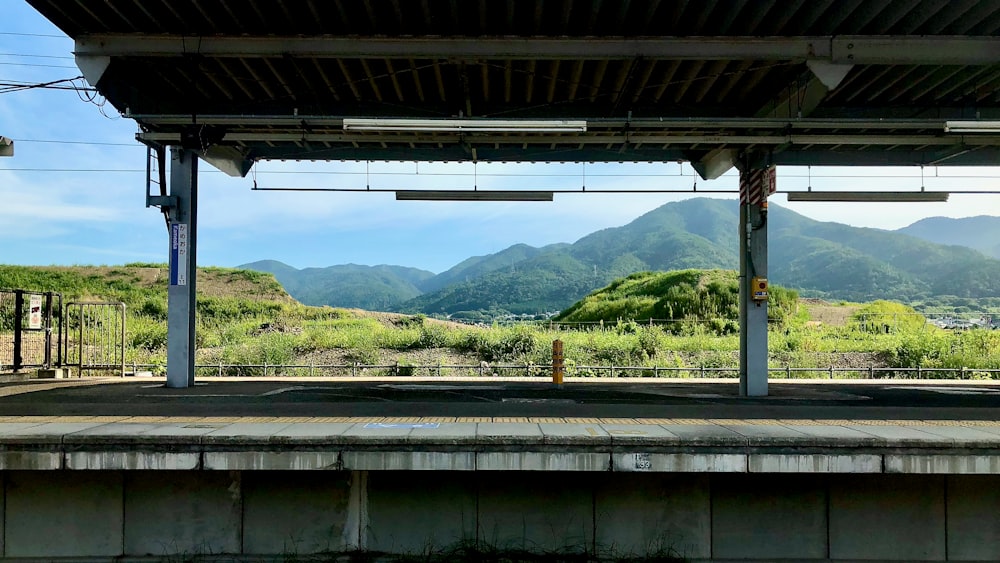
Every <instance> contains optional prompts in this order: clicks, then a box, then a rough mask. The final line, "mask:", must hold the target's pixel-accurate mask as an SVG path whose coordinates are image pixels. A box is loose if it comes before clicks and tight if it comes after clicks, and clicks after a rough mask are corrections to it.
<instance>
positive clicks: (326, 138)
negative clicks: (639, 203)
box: [136, 131, 1000, 147]
mask: <svg viewBox="0 0 1000 563" xmlns="http://www.w3.org/2000/svg"><path fill="white" fill-rule="evenodd" d="M136 137H137V138H138V139H139V140H141V141H150V142H158V143H168V144H174V143H179V142H180V141H181V134H180V133H139V134H138V135H137V136H136ZM303 141H304V142H315V143H324V142H327V143H377V144H395V143H401V144H409V143H429V144H438V143H459V142H465V143H469V144H477V143H481V144H490V145H523V144H543V145H568V146H577V145H621V144H629V145H636V144H653V145H705V144H712V145H789V144H791V145H801V146H806V145H831V146H835V145H853V146H869V145H881V146H889V147H891V146H899V145H908V146H917V147H922V146H928V145H935V146H955V145H965V146H1000V135H998V134H990V135H966V136H960V135H951V136H948V137H943V136H940V135H918V134H901V135H889V134H879V135H863V134H857V135H845V134H841V135H810V134H793V135H766V134H762V135H720V134H711V135H706V134H685V133H684V132H682V131H679V132H676V133H671V132H669V131H664V132H659V133H631V134H629V136H628V137H625V136H624V135H621V134H617V133H607V134H601V133H586V134H575V135H572V136H566V135H562V136H560V135H546V134H542V133H539V134H530V135H529V134H524V135H498V134H491V133H461V134H459V133H414V134H412V135H400V134H393V135H390V136H388V137H387V136H383V135H379V134H372V133H336V132H335V133H304V132H275V133H268V132H252V131H247V132H242V131H236V132H230V133H226V134H225V135H224V136H223V138H222V142H223V143H253V142H262V143H263V142H286V143H296V142H303Z"/></svg>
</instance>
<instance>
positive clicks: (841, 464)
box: [748, 454, 882, 473]
mask: <svg viewBox="0 0 1000 563" xmlns="http://www.w3.org/2000/svg"><path fill="white" fill-rule="evenodd" d="M748 469H749V471H750V472H751V473H881V472H882V456H880V455H875V454H843V455H838V454H751V455H750V456H749V458H748Z"/></svg>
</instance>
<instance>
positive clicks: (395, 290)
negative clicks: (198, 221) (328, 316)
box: [240, 260, 434, 311]
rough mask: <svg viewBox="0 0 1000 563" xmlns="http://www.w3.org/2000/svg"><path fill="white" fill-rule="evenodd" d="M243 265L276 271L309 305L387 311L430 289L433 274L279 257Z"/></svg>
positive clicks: (291, 290) (396, 267)
mask: <svg viewBox="0 0 1000 563" xmlns="http://www.w3.org/2000/svg"><path fill="white" fill-rule="evenodd" d="M240 268H242V269H245V270H256V271H259V272H267V273H270V274H274V277H275V278H276V279H277V280H278V281H279V282H281V285H283V286H284V287H285V290H286V291H288V293H289V294H291V295H292V296H293V297H295V298H296V299H298V300H299V301H300V302H301V303H304V304H306V305H333V306H336V307H347V308H354V309H367V310H370V311H388V310H391V309H393V308H395V307H397V306H398V305H400V304H401V303H403V302H405V301H407V300H409V299H412V298H414V297H417V296H418V295H421V294H423V293H424V292H425V291H427V287H425V285H424V284H425V283H426V282H427V281H428V280H430V279H433V277H434V273H433V272H429V271H427V270H421V269H419V268H408V267H404V266H389V265H380V266H362V265H358V264H342V265H339V266H330V267H327V268H304V269H301V270H299V269H297V268H293V267H292V266H289V265H288V264H284V263H282V262H279V261H277V260H261V261H259V262H252V263H250V264H244V265H242V266H240Z"/></svg>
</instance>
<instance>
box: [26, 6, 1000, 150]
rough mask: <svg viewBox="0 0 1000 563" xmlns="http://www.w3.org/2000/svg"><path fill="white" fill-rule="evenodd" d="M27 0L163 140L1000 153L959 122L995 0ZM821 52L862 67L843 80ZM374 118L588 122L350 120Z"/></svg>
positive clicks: (999, 56)
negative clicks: (463, 126)
mask: <svg viewBox="0 0 1000 563" xmlns="http://www.w3.org/2000/svg"><path fill="white" fill-rule="evenodd" d="M28 1H29V3H30V4H32V5H33V6H34V7H36V8H37V9H38V10H39V11H40V12H41V13H42V14H43V15H45V16H46V17H48V18H49V19H50V20H52V21H53V22H54V23H55V24H56V25H58V26H59V27H60V28H61V29H63V30H64V31H65V32H66V33H67V34H69V35H70V36H71V37H73V38H74V39H76V40H77V51H78V52H80V53H81V54H84V55H87V56H88V57H90V58H91V59H92V60H100V57H105V56H106V57H109V58H110V64H109V65H108V66H107V69H106V70H105V71H104V72H103V75H101V78H100V80H99V82H98V83H97V87H98V89H99V90H100V91H101V93H102V94H103V95H105V96H106V97H107V98H108V100H109V101H110V102H111V103H112V104H113V105H114V106H115V107H116V108H118V109H119V110H120V111H122V112H128V113H130V114H131V115H134V116H136V117H137V120H138V121H139V123H140V125H141V126H142V128H143V130H144V131H145V133H146V134H145V136H144V138H145V139H146V140H147V141H149V142H164V143H169V142H179V139H181V137H182V136H183V137H184V138H185V139H187V141H188V142H191V139H201V140H202V141H201V142H208V141H215V142H219V143H221V144H222V145H225V146H230V147H233V148H236V149H237V150H239V151H240V152H241V153H242V154H243V155H244V156H245V157H246V158H248V159H250V160H254V159H260V158H335V159H340V158H343V159H354V158H357V159H406V160H425V159H429V160H468V159H477V160H654V161H660V160H675V159H685V160H693V161H699V160H701V159H704V158H705V157H706V156H708V155H710V154H711V152H712V151H714V150H717V149H719V148H724V149H726V148H728V149H733V150H737V151H743V150H745V149H747V148H751V149H756V150H759V151H763V152H766V153H768V154H770V155H772V156H771V157H770V158H771V159H772V161H774V162H778V163H797V164H807V163H816V164H831V163H866V164H883V163H884V164H894V163H898V164H927V163H941V164H968V163H996V162H997V161H998V157H1000V152H998V150H997V145H1000V139H994V140H993V141H991V140H990V136H989V135H986V136H982V135H980V136H978V137H976V138H972V139H969V138H965V137H958V136H948V135H945V133H944V130H943V122H944V121H945V120H949V119H984V118H993V119H996V118H1000V42H998V41H997V36H998V35H1000V2H997V1H995V0H699V1H693V0H692V1H680V0H674V1H668V0H663V1H655V0H633V1H631V2H628V1H610V0H605V1H602V0H561V1H554V0H547V1H545V0H537V1H534V0H533V1H527V0H507V1H495V0H479V1H469V0H461V1H458V0H420V1H416V0H354V1H351V0H332V1H319V0H298V1H280V0H242V1H239V2H237V1H235V0H170V1H155V2H151V1H145V0H105V1H103V2H89V1H85V0H75V1H72V2H66V1H61V0H28ZM814 63H816V64H818V65H819V68H820V70H819V71H815V72H814V70H811V68H810V66H809V65H810V64H814ZM815 68H817V67H813V69H815ZM824 69H825V70H832V72H833V73H834V74H836V71H837V69H841V70H844V71H846V77H845V78H844V79H843V80H842V81H841V82H839V84H837V85H836V86H835V87H834V88H833V89H832V90H831V89H828V88H826V87H824V86H823V85H822V84H820V83H819V81H818V79H817V75H821V74H822V73H823V70H824ZM226 116H230V117H226ZM247 116H254V117H255V118H256V119H247ZM355 116H366V117H412V118H444V117H458V116H461V117H474V118H499V119H522V118H558V119H582V120H586V121H588V131H587V132H586V133H574V134H527V133H521V134H514V133H505V134H498V133H492V134H489V133H486V134H471V133H463V134H454V133H426V132H422V133H407V132H392V133H387V132H367V133H361V132H350V133H349V132H345V131H343V128H342V126H341V124H340V122H339V121H338V120H339V119H341V118H344V117H355ZM754 120H756V121H754ZM838 139H839V140H842V141H843V142H840V143H838V142H837V140H838ZM866 141H871V142H870V143H868V142H866Z"/></svg>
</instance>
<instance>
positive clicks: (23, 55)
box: [0, 53, 74, 61]
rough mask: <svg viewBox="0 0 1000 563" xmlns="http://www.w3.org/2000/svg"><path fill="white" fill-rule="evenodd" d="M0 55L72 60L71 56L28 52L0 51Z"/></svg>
mask: <svg viewBox="0 0 1000 563" xmlns="http://www.w3.org/2000/svg"><path fill="white" fill-rule="evenodd" d="M0 57H25V58H32V59H62V60H70V61H72V60H74V58H73V57H66V56H63V55H34V54H28V53H0Z"/></svg>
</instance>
